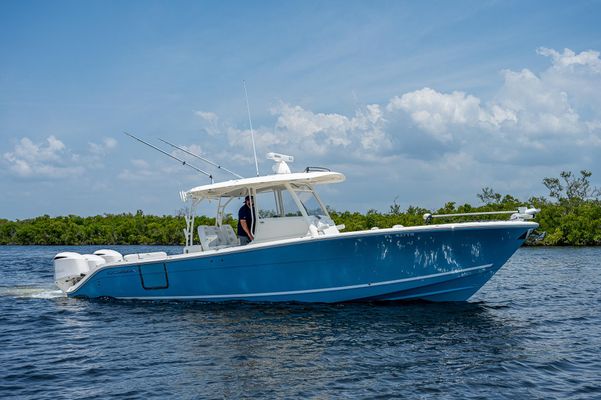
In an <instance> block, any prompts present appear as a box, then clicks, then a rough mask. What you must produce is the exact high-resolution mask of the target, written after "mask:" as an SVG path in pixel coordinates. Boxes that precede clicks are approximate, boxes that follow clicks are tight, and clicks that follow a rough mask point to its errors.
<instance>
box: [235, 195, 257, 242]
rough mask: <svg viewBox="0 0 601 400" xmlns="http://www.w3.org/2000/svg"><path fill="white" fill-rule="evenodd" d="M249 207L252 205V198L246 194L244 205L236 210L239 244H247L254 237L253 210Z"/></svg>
mask: <svg viewBox="0 0 601 400" xmlns="http://www.w3.org/2000/svg"><path fill="white" fill-rule="evenodd" d="M251 207H253V204H252V199H251V198H250V197H249V196H246V197H245V198H244V205H243V206H242V207H240V210H239V211H238V238H239V239H240V245H241V246H244V245H246V244H249V243H250V242H252V241H253V239H254V236H253V233H254V226H253V210H251ZM251 227H252V232H251Z"/></svg>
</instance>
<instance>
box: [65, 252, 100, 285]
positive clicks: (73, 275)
mask: <svg viewBox="0 0 601 400" xmlns="http://www.w3.org/2000/svg"><path fill="white" fill-rule="evenodd" d="M105 263H106V261H105V259H104V258H102V257H100V256H98V255H94V254H79V253H72V252H69V251H66V252H63V253H58V254H57V255H56V256H54V283H56V286H58V287H59V289H60V290H62V291H63V292H66V291H67V290H68V289H69V288H70V287H71V286H73V285H75V284H76V283H77V282H79V281H80V280H81V279H82V278H83V277H84V276H86V275H87V274H89V273H90V271H92V270H93V269H94V268H96V267H98V266H99V265H102V264H105Z"/></svg>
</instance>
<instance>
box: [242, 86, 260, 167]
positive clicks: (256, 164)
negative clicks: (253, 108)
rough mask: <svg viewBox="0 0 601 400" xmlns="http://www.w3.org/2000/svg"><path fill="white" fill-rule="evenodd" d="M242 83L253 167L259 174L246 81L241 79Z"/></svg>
mask: <svg viewBox="0 0 601 400" xmlns="http://www.w3.org/2000/svg"><path fill="white" fill-rule="evenodd" d="M242 84H243V85H244V95H245V96H246V110H247V111H248V123H249V125H250V137H251V139H252V142H253V154H254V155H255V169H256V170H257V176H259V162H258V161H257V149H256V147H255V133H254V131H253V122H252V120H251V119H250V106H249V105H248V93H247V92H246V81H242Z"/></svg>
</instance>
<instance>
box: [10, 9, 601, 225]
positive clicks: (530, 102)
mask: <svg viewBox="0 0 601 400" xmlns="http://www.w3.org/2000/svg"><path fill="white" fill-rule="evenodd" d="M599 15H601V2H599V1H581V2H572V3H567V2H559V1H558V2H551V1H544V2H543V1H532V2H519V1H516V2H510V1H499V2H497V1H473V2H444V1H440V2H401V1H390V2H385V1H378V2H365V1H364V2H349V1H331V2H318V1H315V2H311V1H302V2H300V1H299V2H217V1H215V2H202V1H124V2H121V1H114V2H111V1H86V2H81V1H53V2H47V1H33V2H32V1H4V2H1V3H0V51H1V52H0V54H1V62H0V137H1V139H2V140H1V141H0V191H1V193H2V196H0V218H8V219H17V218H19V219H23V218H28V217H34V216H37V215H41V214H50V215H66V214H79V215H95V214H102V213H120V212H135V211H136V210H137V209H142V210H143V211H144V212H146V213H153V214H163V213H167V214H170V213H173V212H175V211H176V210H178V209H180V208H181V207H182V204H181V203H180V200H179V197H178V191H179V190H185V189H188V188H190V187H193V186H197V185H199V184H204V183H207V179H206V178H204V177H202V176H199V175H197V174H195V173H194V171H192V170H188V169H185V168H184V167H181V166H179V165H178V164H177V163H174V162H172V161H171V160H169V159H168V158H166V157H163V156H161V155H160V154H158V153H155V152H153V151H152V150H150V149H148V148H146V147H144V146H142V145H140V144H138V143H136V142H134V141H132V140H131V139H129V138H127V137H126V136H124V135H123V134H122V132H123V131H129V132H131V133H134V134H137V135H139V136H141V137H143V138H146V139H148V140H150V141H153V143H157V138H159V137H162V138H165V139H167V140H170V141H172V142H175V143H177V144H179V145H182V146H186V148H189V149H191V150H193V151H195V152H198V153H200V154H202V155H204V156H206V157H208V158H211V159H213V160H215V161H216V162H219V163H222V164H224V165H226V166H227V167H228V168H230V169H232V170H234V171H236V172H238V173H240V174H242V175H246V176H251V175H253V172H254V163H253V161H252V150H251V145H250V134H249V130H248V117H247V114H246V105H245V100H244V91H243V86H242V81H243V80H246V82H247V87H248V93H249V97H250V107H251V111H252V116H253V126H254V127H255V133H256V135H257V146H258V153H259V157H260V158H259V161H260V164H259V167H260V170H261V172H262V173H268V172H269V171H270V170H271V164H270V162H268V161H267V160H265V159H264V154H265V153H266V152H268V151H276V152H281V153H287V154H292V155H294V156H295V158H296V160H295V163H293V164H292V165H291V167H292V169H293V170H301V169H304V167H305V166H307V165H322V166H327V167H330V168H333V169H335V170H338V171H340V172H343V173H344V174H345V175H347V181H346V182H345V183H342V184H338V185H335V186H332V187H328V188H324V189H325V190H324V191H323V193H322V197H323V198H324V200H325V201H326V203H328V204H330V205H331V206H333V207H334V208H336V209H339V210H346V209H348V210H359V211H366V210H368V209H370V208H375V209H379V210H382V211H386V210H387V209H388V206H389V205H390V204H391V203H392V202H393V201H394V200H395V199H397V200H396V201H397V202H398V203H399V204H401V205H402V206H403V207H404V208H405V207H407V206H409V205H419V206H423V207H427V208H436V207H440V206H442V205H443V203H444V202H446V201H456V202H458V203H463V202H470V203H473V204H475V203H477V198H476V193H478V192H479V191H480V189H481V188H482V187H485V186H489V187H493V188H494V189H495V190H496V191H498V192H501V193H511V194H513V195H516V196H518V197H520V198H523V199H526V198H528V197H530V196H533V195H542V194H545V193H546V192H545V188H544V187H543V185H542V183H541V181H542V178H544V177H546V176H557V175H559V173H560V172H561V171H562V170H574V171H577V170H580V169H584V168H586V169H589V170H591V171H592V172H593V181H594V182H595V183H597V184H598V185H599V183H601V161H599V160H600V159H601V157H599V155H600V154H601V95H600V94H599V93H601V59H600V56H599V51H601V28H600V24H599V23H598V17H599ZM174 154H177V153H174ZM180 155H181V154H180ZM207 168H208V167H207ZM216 176H217V178H218V179H226V178H227V175H220V174H219V173H216Z"/></svg>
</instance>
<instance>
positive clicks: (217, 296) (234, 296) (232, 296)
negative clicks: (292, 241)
mask: <svg viewBox="0 0 601 400" xmlns="http://www.w3.org/2000/svg"><path fill="white" fill-rule="evenodd" d="M492 266H493V265H492V264H485V265H480V266H478V267H471V268H465V269H461V270H457V271H449V272H441V273H438V274H431V275H424V276H417V277H414V278H405V279H396V280H392V281H383V282H376V283H363V284H360V285H350V286H340V287H333V288H323V289H308V290H293V291H288V292H266V293H241V294H213V295H204V296H143V297H116V298H117V299H123V300H134V299H141V300H177V299H198V300H202V299H207V300H208V299H240V298H248V297H273V296H289V295H298V294H312V293H324V292H336V291H342V290H353V289H363V288H368V287H375V286H386V285H394V284H397V283H404V282H413V281H419V280H423V279H431V278H438V277H442V276H448V275H459V274H462V273H465V272H472V271H478V270H481V271H484V270H486V269H489V268H491V267H492Z"/></svg>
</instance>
